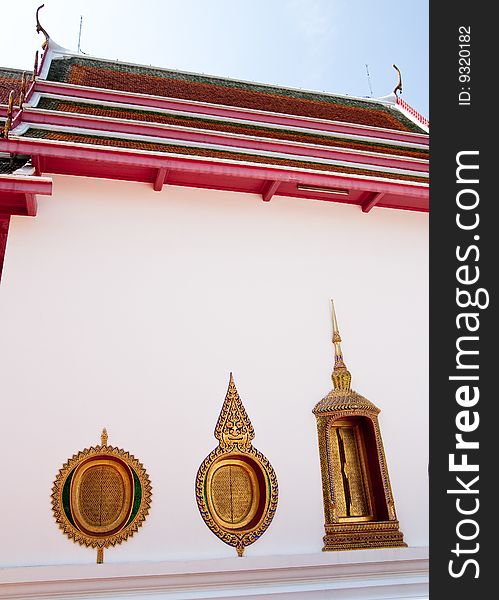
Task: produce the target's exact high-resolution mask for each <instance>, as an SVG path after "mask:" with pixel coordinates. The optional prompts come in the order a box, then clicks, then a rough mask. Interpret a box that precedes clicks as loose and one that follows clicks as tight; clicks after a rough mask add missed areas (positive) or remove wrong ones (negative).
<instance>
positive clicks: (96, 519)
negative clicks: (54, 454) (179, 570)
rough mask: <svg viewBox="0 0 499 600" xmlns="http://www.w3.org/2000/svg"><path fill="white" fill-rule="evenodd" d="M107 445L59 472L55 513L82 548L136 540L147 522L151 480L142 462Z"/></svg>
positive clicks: (86, 451) (78, 457)
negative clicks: (133, 536) (136, 536)
mask: <svg viewBox="0 0 499 600" xmlns="http://www.w3.org/2000/svg"><path fill="white" fill-rule="evenodd" d="M107 439H108V436H107V432H106V430H105V429H104V430H103V432H102V435H101V444H100V445H99V446H95V447H94V446H92V447H91V448H85V449H84V450H82V451H81V452H78V454H75V455H73V457H72V458H70V459H69V460H68V461H67V462H66V463H64V465H63V466H62V468H61V469H60V470H59V473H58V474H57V477H56V480H55V482H54V486H53V488H52V510H53V512H54V517H55V520H56V522H57V523H58V525H59V527H60V528H61V529H62V531H63V532H64V533H65V534H66V535H67V536H68V537H69V539H72V540H73V541H74V542H77V543H78V544H80V545H84V546H90V547H92V548H96V549H97V562H98V563H102V562H103V561H104V548H107V547H109V546H116V544H121V542H124V541H126V540H127V539H128V538H129V537H131V536H132V535H133V534H134V533H135V532H136V531H137V530H138V528H139V527H140V526H141V525H142V523H143V522H144V520H145V518H146V516H147V514H148V512H149V508H150V505H151V482H150V480H149V476H148V474H147V473H146V470H145V469H144V467H143V466H142V464H141V463H140V462H139V461H138V460H137V459H136V458H135V457H134V456H132V455H131V454H130V453H129V452H126V451H125V450H122V449H120V448H114V447H112V446H109V445H108V444H107Z"/></svg>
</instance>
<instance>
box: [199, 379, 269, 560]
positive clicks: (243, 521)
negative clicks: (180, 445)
mask: <svg viewBox="0 0 499 600" xmlns="http://www.w3.org/2000/svg"><path fill="white" fill-rule="evenodd" d="M254 436H255V432H254V430H253V426H252V424H251V422H250V420H249V418H248V415H247V414H246V410H245V408H244V406H243V403H242V402H241V399H240V397H239V394H238V391H237V389H236V386H235V384H234V379H233V377H232V373H231V374H230V381H229V388H228V390H227V395H226V396H225V400H224V403H223V406H222V410H221V412H220V416H219V417H218V422H217V425H216V427H215V438H216V439H217V440H218V442H219V443H218V446H217V448H215V450H213V452H211V453H210V454H209V455H208V456H207V457H206V458H205V460H204V461H203V463H202V464H201V466H200V467H199V470H198V474H197V477H196V500H197V503H198V508H199V512H200V513H201V517H202V518H203V520H204V522H205V523H206V525H207V526H208V527H209V528H210V529H211V531H212V532H213V533H214V534H215V535H216V536H217V537H219V538H220V539H221V540H222V541H223V542H225V543H226V544H229V546H234V547H235V548H236V550H237V553H238V555H239V556H242V555H243V552H244V548H245V547H246V546H249V545H250V544H252V543H253V542H256V540H257V539H258V538H259V537H260V536H261V535H262V534H263V533H264V532H265V531H266V529H267V528H268V526H269V525H270V523H271V521H272V519H273V517H274V514H275V511H276V508H277V498H278V487H277V478H276V475H275V472H274V469H273V468H272V465H271V464H270V462H269V461H268V459H267V458H265V456H264V455H263V454H262V453H261V452H259V451H258V450H257V449H256V448H254V447H253V446H252V444H251V440H252V439H253V438H254Z"/></svg>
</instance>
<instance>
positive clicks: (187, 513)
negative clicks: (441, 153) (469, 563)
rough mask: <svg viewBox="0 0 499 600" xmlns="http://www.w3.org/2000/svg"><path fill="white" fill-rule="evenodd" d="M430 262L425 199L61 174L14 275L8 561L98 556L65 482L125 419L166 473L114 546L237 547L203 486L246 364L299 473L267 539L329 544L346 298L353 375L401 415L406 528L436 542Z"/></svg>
mask: <svg viewBox="0 0 499 600" xmlns="http://www.w3.org/2000/svg"><path fill="white" fill-rule="evenodd" d="M427 259H428V256H427V216H426V215H423V214H418V213H408V212H403V211H393V210H386V209H376V208H375V209H373V210H372V212H371V213H369V214H367V215H366V214H363V213H362V212H361V211H360V209H359V208H358V207H352V206H346V205H340V204H333V203H327V202H314V201H304V200H299V199H293V198H279V197H274V198H273V200H272V201H271V202H270V203H264V202H262V201H261V198H260V197H257V196H253V195H243V194H235V193H228V192H217V191H204V190H203V191H202V190H194V189H189V188H175V187H165V188H164V190H163V191H162V192H161V193H155V192H153V190H152V188H151V187H150V186H147V185H143V184H138V183H126V182H112V181H105V180H92V179H83V178H82V179H79V178H69V177H62V176H55V177H54V194H53V196H52V197H50V198H45V197H40V198H39V212H38V216H37V217H36V218H31V219H30V218H23V217H14V218H12V220H11V226H10V232H9V238H8V245H7V252H6V257H5V265H4V272H3V278H2V282H1V284H0V332H1V334H0V335H1V338H0V365H1V378H0V381H1V393H2V423H3V427H2V435H1V436H0V449H1V451H2V457H3V459H2V462H1V466H0V477H1V481H2V489H3V492H2V494H0V510H1V511H2V512H1V514H3V515H4V522H3V526H2V536H1V538H2V539H1V543H0V566H11V565H40V564H61V563H88V562H93V561H94V560H95V551H93V550H89V549H86V548H82V547H79V546H77V545H75V544H74V543H72V542H70V541H69V540H68V539H67V538H66V537H65V536H63V535H62V533H61V532H59V531H58V530H57V527H56V525H55V522H54V520H53V517H52V513H51V503H50V490H51V486H52V482H53V480H54V478H55V475H56V473H57V471H58V469H59V468H60V466H62V463H63V462H64V461H65V460H66V459H67V458H69V457H70V456H71V455H72V454H73V453H74V452H77V451H78V450H81V449H83V448H84V447H88V446H90V445H92V444H96V443H97V442H98V441H99V435H100V431H101V429H102V427H103V426H106V427H107V429H108V432H109V442H110V443H112V444H113V445H118V446H120V447H122V448H125V449H127V450H129V451H130V452H132V453H133V454H134V455H135V456H136V457H137V458H139V459H140V460H141V461H142V462H143V464H144V465H145V466H146V468H147V470H148V472H149V474H150V477H151V480H152V484H153V502H152V509H151V513H150V515H149V517H148V519H147V521H146V522H145V524H144V526H143V527H142V528H141V529H140V530H139V532H138V533H137V534H135V536H134V537H133V538H132V539H131V540H129V541H128V542H127V543H125V544H123V545H122V546H121V547H119V548H116V549H110V550H109V551H107V552H106V562H123V561H143V560H170V559H203V558H217V557H227V556H232V555H234V554H235V551H234V549H232V548H230V547H229V546H226V545H225V544H224V543H222V542H221V541H220V540H219V539H218V538H216V537H215V536H214V535H213V534H212V533H211V532H210V531H209V530H208V528H207V527H206V526H205V524H204V523H203V521H202V519H201V518H200V516H199V513H198V509H197V505H196V501H195V496H194V480H195V476H196V472H197V469H198V467H199V465H200V464H201V462H202V460H203V459H204V458H205V456H206V455H207V454H208V453H209V452H210V450H212V449H213V448H215V446H216V445H217V442H216V440H215V438H214V437H213V429H214V427H215V423H216V420H217V417H218V414H219V411H220V408H221V406H222V402H223V399H224V397H225V392H226V388H227V384H228V377H229V371H231V370H232V371H233V372H234V377H235V381H236V385H237V387H238V390H239V393H240V395H241V397H242V400H243V402H244V404H245V406H246V409H247V412H248V414H249V416H250V418H251V420H252V422H253V425H254V427H255V432H256V436H255V439H254V445H255V446H256V447H257V448H258V449H259V450H260V451H262V452H263V453H264V454H265V455H266V456H267V457H268V458H269V460H270V461H271V463H272V465H273V466H274V469H275V471H276V473H277V477H278V480H279V487H280V495H279V506H278V510H277V514H276V516H275V518H274V521H273V523H272V525H271V526H270V528H269V530H268V531H267V532H266V533H265V534H264V536H263V537H262V538H261V539H260V540H259V541H258V542H257V543H255V544H254V545H253V546H250V547H249V548H248V549H247V550H246V553H247V555H248V556H251V555H253V556H262V555H271V554H303V553H309V552H310V553H311V552H318V551H320V549H321V548H322V536H323V535H324V530H323V508H322V489H321V480H320V469H319V459H318V450H317V434H316V428H315V418H314V416H313V415H312V412H311V410H312V408H313V406H314V405H315V403H316V402H317V401H318V400H319V399H320V398H322V397H323V396H324V395H325V394H326V393H327V392H328V391H329V389H330V387H331V380H330V372H331V368H332V345H331V343H330V337H331V325H330V307H329V299H330V298H331V297H333V298H334V299H335V305H336V310H337V314H338V319H339V325H340V331H341V334H342V336H343V339H344V343H343V351H344V356H345V360H346V363H347V365H348V367H349V369H350V371H351V372H352V375H353V387H354V389H356V390H357V391H358V392H360V393H361V394H363V395H364V396H366V397H368V398H369V399H370V400H372V401H373V402H374V403H375V404H377V406H378V407H379V408H380V409H381V411H382V412H381V415H380V424H381V430H382V433H383V439H384V444H385V450H386V455H387V460H388V466H389V471H390V476H391V481H392V487H393V491H394V495H395V500H396V508H397V513H398V517H399V520H400V524H401V529H402V531H403V532H404V534H405V539H406V541H407V543H408V544H409V545H411V546H424V545H426V544H427V542H428V530H427V515H428V510H427V483H428V482H427V463H428V448H427V441H428V440H427V438H428V435H427V412H428V411H427V408H428V406H427V389H428V387H427V386H428V381H427V358H428V355H427V338H428V336H427V326H428V310H427V308H428V307H427V304H428V302H427V291H428V289H427V284H428V260H427ZM6 455H7V456H8V459H6V458H5V457H6ZM5 490H6V491H7V493H5ZM5 515H7V516H6V517H5Z"/></svg>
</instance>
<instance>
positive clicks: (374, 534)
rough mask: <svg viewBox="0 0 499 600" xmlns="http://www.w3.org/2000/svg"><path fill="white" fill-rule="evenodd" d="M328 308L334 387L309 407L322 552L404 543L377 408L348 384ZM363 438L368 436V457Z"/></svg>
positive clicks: (337, 336)
mask: <svg viewBox="0 0 499 600" xmlns="http://www.w3.org/2000/svg"><path fill="white" fill-rule="evenodd" d="M332 309H333V344H334V349H335V363H334V369H333V373H332V380H333V389H332V390H331V391H330V392H329V394H328V395H327V396H326V397H325V398H323V399H322V400H321V401H320V402H318V403H317V404H316V406H315V407H314V409H313V413H314V414H315V416H316V420H317V434H318V440H319V457H320V465H321V476H322V490H323V501H324V515H325V529H326V535H325V537H324V548H323V550H353V549H359V548H384V547H394V546H406V544H405V543H404V540H403V535H402V533H401V532H400V531H399V524H398V521H397V516H396V512H395V504H394V501H393V494H392V489H391V485H390V479H389V476H388V469H387V466H386V457H385V452H384V448H383V442H382V439H381V432H380V428H379V422H378V414H379V412H380V411H379V409H378V408H377V407H376V406H375V405H374V404H373V403H372V402H370V401H369V400H368V399H367V398H364V397H363V396H361V395H360V394H358V393H357V392H355V391H354V390H352V389H351V387H350V385H351V375H350V373H349V371H348V370H347V368H346V366H345V363H344V360H343V354H342V351H341V346H340V343H341V336H340V334H339V330H338V324H337V320H336V314H335V311H334V304H333V307H332ZM369 431H370V432H371V433H369ZM366 436H367V437H369V436H370V437H372V439H373V441H372V443H371V446H372V448H371V453H370V457H369V459H368V452H367V447H366V443H367V438H366ZM371 470H372V471H371ZM378 470H379V471H378ZM375 472H378V473H379V474H378V475H376V477H377V481H378V482H380V483H379V484H377V488H376V489H377V490H378V493H377V498H378V500H377V501H376V502H375V499H374V498H375V494H374V489H373V481H372V477H373V476H374V475H375ZM381 487H382V489H381ZM378 488H379V489H378ZM376 503H378V514H377V511H376Z"/></svg>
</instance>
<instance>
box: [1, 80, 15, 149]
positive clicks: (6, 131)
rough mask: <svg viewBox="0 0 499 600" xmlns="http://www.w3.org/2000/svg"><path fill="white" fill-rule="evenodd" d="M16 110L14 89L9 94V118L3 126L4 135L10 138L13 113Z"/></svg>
mask: <svg viewBox="0 0 499 600" xmlns="http://www.w3.org/2000/svg"><path fill="white" fill-rule="evenodd" d="M13 112H14V90H12V91H11V92H10V94H9V104H8V108H7V119H6V120H5V125H4V128H3V137H4V138H5V139H9V131H10V128H11V126H12V113H13Z"/></svg>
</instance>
